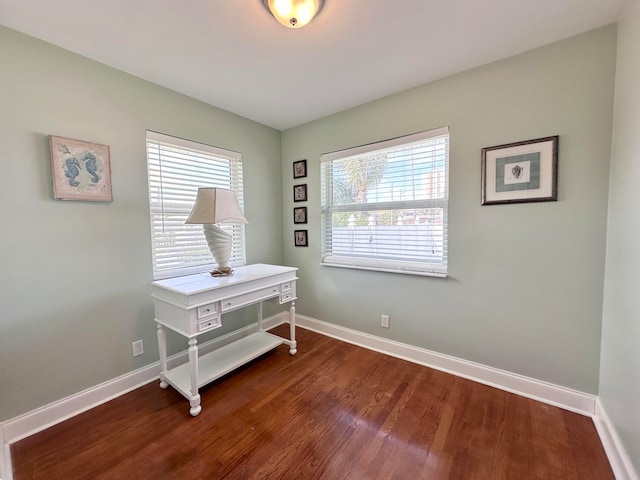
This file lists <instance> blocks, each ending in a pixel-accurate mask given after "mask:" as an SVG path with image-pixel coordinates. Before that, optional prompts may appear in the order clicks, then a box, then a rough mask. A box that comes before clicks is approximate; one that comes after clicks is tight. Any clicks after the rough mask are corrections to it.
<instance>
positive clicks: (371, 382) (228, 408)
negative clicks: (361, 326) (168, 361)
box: [11, 326, 614, 480]
mask: <svg viewBox="0 0 640 480" xmlns="http://www.w3.org/2000/svg"><path fill="white" fill-rule="evenodd" d="M277 330H278V331H279V332H281V333H282V332H286V327H285V326H280V327H278V328H277ZM298 341H299V343H298V354H297V355H296V356H295V357H291V356H290V355H289V353H288V347H286V346H285V345H282V346H280V347H278V349H276V350H275V351H274V352H272V353H270V354H267V355H266V356H263V357H261V358H260V359H258V360H256V361H254V362H253V363H251V364H250V365H248V366H246V367H245V368H242V369H240V370H238V371H236V372H235V373H232V374H230V375H228V376H227V377H225V378H223V379H221V380H219V381H217V382H215V383H213V384H211V385H209V386H208V387H206V388H204V389H202V390H201V394H202V406H203V409H202V413H201V414H200V415H199V416H198V417H195V418H194V417H191V416H190V415H189V406H188V402H187V401H186V400H185V399H184V398H183V397H182V396H181V395H180V394H178V393H177V392H176V391H175V390H173V389H171V388H169V389H167V390H161V389H160V388H159V387H158V382H153V383H151V384H149V385H147V386H144V387H142V388H140V389H137V390H136V391H134V392H131V393H128V394H126V395H123V396H121V397H119V398H117V399H115V400H112V401H110V402H108V403H106V404H104V405H101V406H99V407H96V408H94V409H92V410H91V411H89V412H86V413H83V414H81V415H78V416H76V417H74V418H72V419H70V420H67V421H65V422H63V423H61V424H58V425H56V426H54V427H51V428H49V429H47V430H45V431H43V432H41V433H38V434H36V435H33V436H31V437H29V438H26V439H24V440H22V441H20V442H17V443H15V444H13V445H12V448H11V451H12V459H13V467H14V477H15V480H27V479H29V480H31V479H34V480H35V479H38V480H40V479H47V480H55V479H65V480H75V479H91V480H99V479H123V480H126V479H135V480H144V479H153V480H159V479H172V480H173V479H177V480H183V479H186V480H195V479H239V480H240V479H241V480H248V479H286V480H289V479H292V480H293V479H300V480H308V479H326V480H338V479H354V480H360V479H384V480H387V479H401V480H415V479H429V480H439V479H455V480H475V479H478V480H492V479H505V480H519V479H527V480H529V479H545V480H547V479H567V480H568V479H575V480H589V479H593V480H608V479H614V476H613V473H612V471H611V468H610V466H609V463H608V461H607V458H606V456H605V453H604V450H603V448H602V445H601V443H600V441H599V439H598V435H597V433H596V430H595V427H594V425H593V422H592V420H591V419H590V418H588V417H584V416H581V415H578V414H574V413H570V412H567V411H564V410H562V409H559V408H555V407H552V406H549V405H545V404H543V403H540V402H536V401H533V400H529V399H526V398H523V397H519V396H517V395H513V394H510V393H507V392H503V391H501V390H497V389H494V388H491V387H487V386H484V385H481V384H478V383H474V382H472V381H469V380H465V379H462V378H458V377H455V376H453V375H449V374H446V373H442V372H439V371H436V370H432V369H429V368H426V367H422V366H419V365H415V364H412V363H409V362H405V361H402V360H398V359H396V358H392V357H389V356H386V355H382V354H379V353H375V352H372V351H369V350H366V349H363V348H359V347H356V346H353V345H350V344H347V343H343V342H340V341H338V340H335V339H332V338H329V337H325V336H323V335H318V334H315V333H313V332H310V331H307V330H303V329H299V330H298Z"/></svg>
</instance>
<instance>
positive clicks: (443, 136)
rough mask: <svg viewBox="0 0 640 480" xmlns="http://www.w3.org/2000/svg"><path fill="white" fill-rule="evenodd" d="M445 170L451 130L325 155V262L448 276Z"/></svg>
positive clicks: (322, 159) (323, 217)
mask: <svg viewBox="0 0 640 480" xmlns="http://www.w3.org/2000/svg"><path fill="white" fill-rule="evenodd" d="M448 168H449V129H448V127H443V128H439V129H436V130H430V131H426V132H420V133H416V134H413V135H408V136H405V137H400V138H394V139H391V140H386V141H382V142H378V143H374V144H370V145H364V146H360V147H354V148H349V149H346V150H341V151H338V152H333V153H327V154H324V155H322V157H321V182H322V187H321V188H322V263H323V264H324V265H328V266H338V267H347V268H362V269H369V270H381V271H389V272H401V273H411V274H416V275H434V276H445V275H446V273H447V199H448V196H449V194H448V176H449V175H448Z"/></svg>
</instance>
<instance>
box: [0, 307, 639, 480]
mask: <svg viewBox="0 0 640 480" xmlns="http://www.w3.org/2000/svg"><path fill="white" fill-rule="evenodd" d="M287 321H288V313H287V312H283V313H280V314H278V315H275V316H273V317H270V318H268V319H265V327H266V328H273V327H275V326H277V325H280V324H282V323H286V322H287ZM296 324H297V325H298V326H300V327H302V328H306V329H308V330H312V331H314V332H317V333H320V334H323V335H326V336H329V337H333V338H336V339H338V340H342V341H344V342H348V343H352V344H354V345H358V346H361V347H364V348H367V349H370V350H374V351H377V352H380V353H384V354H387V355H390V356H393V357H397V358H401V359H403V360H408V361H410V362H413V363H417V364H420V365H425V366H427V367H430V368H435V369H436V370H441V371H444V372H447V373H451V374H453V375H456V376H459V377H463V378H467V379H469V380H473V381H475V382H479V383H482V384H485V385H489V386H492V387H496V388H499V389H501V390H505V391H508V392H512V393H515V394H518V395H522V396H524V397H527V398H532V399H534V400H538V401H541V402H544V403H547V404H550V405H554V406H557V407H560V408H563V409H566V410H569V411H572V412H576V413H579V414H582V415H587V416H592V417H594V422H595V425H596V428H597V430H598V434H599V435H600V438H601V440H602V443H603V445H604V447H605V451H606V452H607V456H608V457H609V461H610V463H611V464H612V468H613V469H614V472H615V474H616V478H617V479H618V480H640V479H639V478H638V476H637V474H636V473H635V471H634V470H633V466H632V465H631V463H630V461H629V458H628V456H627V455H626V452H625V451H624V449H622V447H621V443H620V441H619V439H618V436H617V434H616V432H615V429H614V428H613V426H612V424H611V422H610V421H609V419H608V416H607V415H606V412H605V411H604V409H603V408H602V406H601V405H600V404H599V402H597V397H596V396H595V395H591V394H588V393H583V392H579V391H576V390H572V389H568V388H565V387H561V386H558V385H554V384H551V383H547V382H543V381H540V380H536V379H533V378H529V377H525V376H522V375H518V374H514V373H511V372H507V371H504V370H499V369H496V368H492V367H488V366H485V365H481V364H478V363H474V362H469V361H467V360H463V359H460V358H456V357H452V356H449V355H444V354H441V353H437V352H433V351H430V350H426V349H423V348H418V347H414V346H411V345H407V344H404V343H400V342H395V341H393V340H387V339H384V338H381V337H376V336H374V335H369V334H366V333H362V332H359V331H356V330H351V329H348V328H344V327H340V326H337V325H334V324H331V323H327V322H323V321H321V320H316V319H314V318H311V317H306V316H302V315H296ZM256 330H257V324H253V325H250V326H248V327H245V328H243V329H240V330H237V331H234V332H232V333H230V334H227V335H225V336H223V337H220V338H216V339H214V340H212V341H210V342H207V343H205V344H202V345H201V346H200V351H201V353H206V352H208V351H211V350H213V349H215V348H219V347H221V346H222V345H225V344H227V343H230V342H232V341H234V340H236V339H238V338H241V337H243V336H246V335H249V334H251V333H253V332H254V331H256ZM168 361H169V366H170V367H171V366H174V365H178V364H180V363H184V362H186V361H187V353H186V352H182V353H179V354H177V355H174V356H173V357H171V358H170V359H169V360H168ZM159 369H160V366H159V362H155V363H153V364H151V365H148V366H146V367H144V368H141V369H139V370H136V371H134V372H131V373H128V374H126V375H123V376H121V377H118V378H115V379H113V380H110V381H108V382H105V383H103V384H100V385H97V386H95V387H92V388H89V389H87V390H85V391H83V392H80V393H77V394H75V395H71V396H70V397H67V398H64V399H62V400H59V401H57V402H53V403H51V404H49V405H46V406H44V407H42V408H39V409H36V410H34V411H32V412H28V413H26V414H24V415H21V416H19V417H16V418H14V419H11V420H9V421H7V422H4V423H2V424H0V441H1V449H0V480H13V474H12V468H11V458H10V450H9V449H10V445H11V444H12V443H14V442H17V441H19V440H21V439H23V438H25V437H28V436H30V435H33V434H34V433H37V432H39V431H42V430H44V429H46V428H48V427H50V426H52V425H55V424H57V423H59V422H62V421H64V420H66V419H68V418H71V417H73V416H74V415H78V414H80V413H82V412H84V411H86V410H89V409H91V408H93V407H96V406H98V405H100V404H102V403H105V402H107V401H109V400H111V399H113V398H116V397H118V396H120V395H123V394H125V393H127V392H129V391H131V390H134V389H136V388H139V387H141V386H142V385H146V384H147V383H149V382H152V381H154V380H156V379H158V377H159ZM596 409H597V410H596Z"/></svg>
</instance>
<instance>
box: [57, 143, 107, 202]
mask: <svg viewBox="0 0 640 480" xmlns="http://www.w3.org/2000/svg"><path fill="white" fill-rule="evenodd" d="M49 147H50V150H51V176H52V179H53V197H54V198H55V199H56V200H84V201H89V202H111V201H113V196H112V193H111V161H110V158H109V146H108V145H100V144H97V143H91V142H84V141H82V140H73V139H71V138H64V137H56V136H53V135H49Z"/></svg>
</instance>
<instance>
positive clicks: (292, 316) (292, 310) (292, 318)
mask: <svg viewBox="0 0 640 480" xmlns="http://www.w3.org/2000/svg"><path fill="white" fill-rule="evenodd" d="M289 338H290V339H291V345H290V346H289V353H290V354H291V355H295V354H296V353H298V348H297V347H298V344H297V343H296V302H291V307H289Z"/></svg>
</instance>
